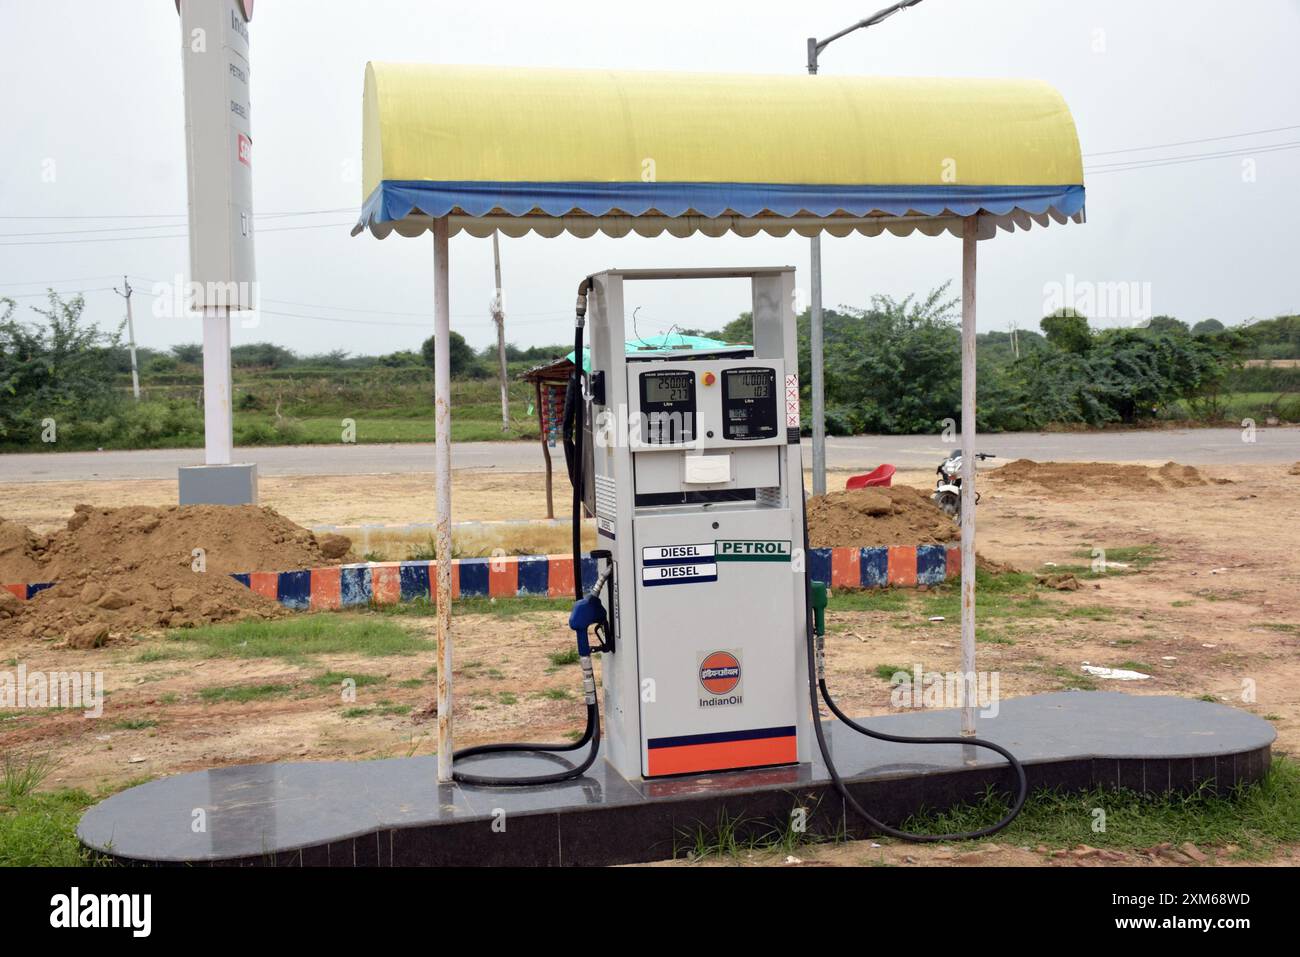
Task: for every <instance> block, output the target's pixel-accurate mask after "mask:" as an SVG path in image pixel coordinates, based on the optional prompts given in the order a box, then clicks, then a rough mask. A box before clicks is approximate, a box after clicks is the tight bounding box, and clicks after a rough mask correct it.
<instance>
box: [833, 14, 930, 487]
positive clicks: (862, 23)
mask: <svg viewBox="0 0 1300 957" xmlns="http://www.w3.org/2000/svg"><path fill="white" fill-rule="evenodd" d="M920 2H921V0H899V2H898V3H894V4H892V5H890V6H888V7H885V8H884V9H883V10H877V11H876V12H875V13H873V14H872V15H871V16H869V17H867V18H866V19H865V20H859V21H858V22H857V23H855V24H853V25H852V26H848V27H845V28H844V29H843V30H841V31H839V32H838V33H832V34H831V35H830V36H828V37H827V38H826V39H825V40H818V39H817V38H816V37H809V38H808V73H809V74H810V75H812V76H816V75H817V65H818V64H817V59H818V56H819V55H820V54H821V52H822V50H824V49H826V47H828V46H830V45H831V44H832V43H834V42H835V41H836V40H838V39H839V38H840V37H843V36H848V35H849V34H850V33H852V32H853V31H855V30H864V29H866V28H867V27H874V26H875V25H876V24H878V23H880V22H882V21H884V20H888V19H889V18H890V17H892V16H893V15H894V14H896V13H898V12H899V11H900V10H906V9H907V8H908V7H914V6H916V5H917V4H918V3H920ZM809 247H810V248H809V252H810V262H809V267H810V268H809V271H810V273H811V295H810V296H809V299H810V302H809V317H808V318H809V327H810V328H809V330H808V340H809V356H808V358H809V363H810V365H811V367H812V368H811V373H812V381H811V382H810V383H809V389H810V391H811V392H812V486H813V494H814V495H825V494H826V375H825V370H824V369H823V368H822V360H823V358H824V354H823V349H822V338H823V335H822V334H823V328H822V234H821V233H820V232H817V233H815V234H813V237H812V239H811V240H810V241H809Z"/></svg>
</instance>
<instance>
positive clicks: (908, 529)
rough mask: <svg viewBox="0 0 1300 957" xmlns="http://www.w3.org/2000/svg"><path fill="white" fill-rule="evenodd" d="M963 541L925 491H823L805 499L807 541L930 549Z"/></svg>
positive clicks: (902, 488)
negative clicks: (934, 545) (938, 545)
mask: <svg viewBox="0 0 1300 957" xmlns="http://www.w3.org/2000/svg"><path fill="white" fill-rule="evenodd" d="M960 537H961V535H960V530H959V529H958V528H957V525H956V523H955V522H954V521H953V520H952V519H951V518H949V517H948V516H947V515H945V514H944V513H943V512H942V511H941V510H940V509H939V507H938V506H937V505H935V504H934V502H932V501H931V500H930V497H929V496H928V495H926V494H925V493H924V492H921V491H918V490H917V489H914V488H911V487H909V486H907V485H894V486H891V487H889V488H863V489H851V490H845V491H841V492H827V493H826V494H825V495H819V496H817V497H815V498H810V499H809V500H808V541H809V544H811V545H812V547H813V548H832V547H835V546H837V545H852V546H857V547H864V548H865V547H870V546H873V545H932V544H939V543H946V542H955V541H957V540H958V539H959V538H960Z"/></svg>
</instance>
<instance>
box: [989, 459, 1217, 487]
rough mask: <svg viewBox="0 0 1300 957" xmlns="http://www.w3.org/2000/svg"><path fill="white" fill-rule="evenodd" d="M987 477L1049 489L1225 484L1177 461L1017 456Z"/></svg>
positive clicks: (991, 471) (1011, 483) (1004, 482)
mask: <svg viewBox="0 0 1300 957" xmlns="http://www.w3.org/2000/svg"><path fill="white" fill-rule="evenodd" d="M987 477H988V478H990V479H993V480H995V481H997V482H1000V483H1002V484H1005V485H1041V486H1043V487H1044V488H1052V489H1071V490H1074V489H1087V490H1088V491H1089V492H1094V493H1096V492H1106V491H1114V490H1116V489H1120V490H1129V491H1135V492H1163V491H1167V490H1168V489H1174V488H1188V487H1189V486H1196V485H1213V484H1227V482H1228V480H1227V479H1209V478H1206V477H1205V476H1204V475H1203V474H1202V473H1201V472H1200V471H1199V470H1198V469H1195V468H1193V467H1192V466H1190V465H1179V464H1178V463H1177V462H1166V463H1165V464H1164V465H1162V466H1160V467H1159V468H1150V467H1148V466H1145V465H1120V464H1117V463H1114V462H1035V461H1034V460H1033V459H1016V460H1015V461H1014V462H1008V463H1007V464H1006V465H1004V466H1002V467H1001V468H998V469H991V470H990V471H989V472H988V473H987Z"/></svg>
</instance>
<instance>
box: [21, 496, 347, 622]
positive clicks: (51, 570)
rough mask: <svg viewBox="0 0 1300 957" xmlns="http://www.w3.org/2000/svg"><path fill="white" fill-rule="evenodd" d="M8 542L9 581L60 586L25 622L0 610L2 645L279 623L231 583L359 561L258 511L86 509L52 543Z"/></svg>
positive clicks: (272, 608)
mask: <svg viewBox="0 0 1300 957" xmlns="http://www.w3.org/2000/svg"><path fill="white" fill-rule="evenodd" d="M15 529H17V531H16V530H15ZM23 532H25V533H26V534H25V535H23V534H22V533H23ZM0 535H3V538H0V543H3V544H5V545H8V546H9V547H3V546H0V581H3V582H24V581H25V582H49V581H54V582H57V583H58V584H56V585H55V586H54V587H52V588H49V589H46V590H44V591H42V592H39V593H38V594H36V595H35V596H33V597H32V599H31V600H30V601H28V602H25V603H23V604H22V606H21V608H20V610H18V611H17V613H13V611H12V609H11V608H8V607H6V609H0V637H11V636H13V635H21V636H25V637H44V638H53V639H58V640H62V641H64V642H67V643H68V644H71V645H74V646H77V647H95V646H97V645H99V644H103V643H104V641H106V640H107V639H108V638H110V637H115V636H118V635H127V636H129V635H132V634H137V633H140V632H145V631H152V630H156V629H159V628H167V627H172V628H174V627H183V626H189V625H196V624H202V623H205V622H212V621H223V620H228V619H235V618H245V617H250V616H257V617H270V616H272V615H277V614H280V613H281V611H282V609H281V608H280V606H279V605H278V604H277V603H275V602H273V601H270V600H269V599H266V598H262V597H261V596H260V595H257V594H255V593H254V592H252V591H250V590H249V589H248V588H246V587H244V586H243V585H241V584H240V583H239V582H237V581H235V580H234V579H233V578H230V577H229V576H230V574H231V573H232V572H248V571H282V570H288V569H295V568H309V567H311V566H314V565H329V564H335V563H336V562H338V561H339V560H342V559H346V558H348V557H349V555H348V549H349V543H348V541H347V539H344V538H342V537H341V536H336V535H328V536H322V537H321V538H319V539H318V538H317V537H316V536H314V535H313V534H312V533H311V532H309V531H308V530H307V529H305V528H302V527H301V526H299V525H295V524H294V523H293V522H291V521H289V520H288V519H286V518H284V517H283V516H281V515H279V514H277V513H276V512H274V511H272V510H271V509H269V508H258V507H256V506H251V505H245V506H222V505H189V506H172V507H170V508H151V507H147V506H130V507H127V508H116V509H113V508H100V509H96V508H91V507H89V506H86V505H78V506H77V507H76V510H75V512H74V513H73V515H72V518H70V519H69V520H68V524H67V527H66V528H63V529H61V530H59V531H57V532H54V533H53V534H52V535H50V536H48V537H42V536H39V535H33V534H32V533H31V532H28V531H27V530H26V529H23V528H22V527H21V526H13V525H12V524H11V523H9V524H7V525H6V527H4V528H3V529H0Z"/></svg>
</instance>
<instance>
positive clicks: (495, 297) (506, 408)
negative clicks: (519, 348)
mask: <svg viewBox="0 0 1300 957" xmlns="http://www.w3.org/2000/svg"><path fill="white" fill-rule="evenodd" d="M500 232H501V231H500V230H499V229H494V230H492V267H493V271H494V273H495V275H496V283H497V284H496V292H494V293H493V294H492V321H493V322H494V323H496V327H497V366H498V370H497V374H498V377H499V378H500V380H501V431H502V432H506V431H508V430H509V429H510V393H509V389H508V387H507V385H506V310H505V305H504V303H503V301H502V293H501V243H500V242H499V240H498V239H497V237H498V236H499V235H500Z"/></svg>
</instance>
